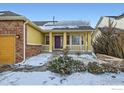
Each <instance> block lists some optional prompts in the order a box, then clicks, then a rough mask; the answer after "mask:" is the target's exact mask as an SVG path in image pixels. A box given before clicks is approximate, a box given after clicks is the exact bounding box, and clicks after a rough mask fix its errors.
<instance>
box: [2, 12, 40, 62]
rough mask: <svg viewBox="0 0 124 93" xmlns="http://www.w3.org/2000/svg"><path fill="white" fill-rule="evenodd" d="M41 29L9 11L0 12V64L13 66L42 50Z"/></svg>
mask: <svg viewBox="0 0 124 93" xmlns="http://www.w3.org/2000/svg"><path fill="white" fill-rule="evenodd" d="M41 31H42V30H41V28H39V27H38V26H37V25H35V24H33V23H32V22H31V21H30V20H28V19H27V18H25V17H24V16H21V15H19V14H16V13H14V12H10V11H1V12H0V64H14V63H18V62H22V61H25V58H26V57H30V56H33V55H37V54H39V53H41V50H42V32H41Z"/></svg>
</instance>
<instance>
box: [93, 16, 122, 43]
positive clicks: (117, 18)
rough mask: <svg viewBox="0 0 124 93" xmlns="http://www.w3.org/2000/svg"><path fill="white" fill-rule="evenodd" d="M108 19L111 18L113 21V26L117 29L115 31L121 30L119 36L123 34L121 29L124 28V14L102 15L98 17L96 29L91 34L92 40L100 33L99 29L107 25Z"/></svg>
mask: <svg viewBox="0 0 124 93" xmlns="http://www.w3.org/2000/svg"><path fill="white" fill-rule="evenodd" d="M109 19H110V20H111V22H114V23H113V26H114V25H116V26H115V28H116V30H117V31H116V33H118V34H119V33H120V32H121V33H120V34H119V35H120V37H121V36H123V33H124V31H123V30H124V14H121V15H119V16H103V17H101V18H100V19H99V21H98V23H97V25H96V30H95V31H94V32H93V34H92V41H93V42H94V40H95V39H96V37H97V36H98V35H100V34H101V31H100V29H101V28H107V27H108V25H109ZM99 28H100V29H99ZM119 30H120V31H119Z"/></svg>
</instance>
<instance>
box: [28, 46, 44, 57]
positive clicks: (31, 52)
mask: <svg viewBox="0 0 124 93" xmlns="http://www.w3.org/2000/svg"><path fill="white" fill-rule="evenodd" d="M41 50H42V45H26V57H31V56H35V55H37V54H40V53H41Z"/></svg>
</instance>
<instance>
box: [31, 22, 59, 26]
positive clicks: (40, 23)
mask: <svg viewBox="0 0 124 93" xmlns="http://www.w3.org/2000/svg"><path fill="white" fill-rule="evenodd" d="M32 22H33V23H35V24H36V25H38V26H43V25H45V24H46V23H49V22H53V21H32ZM55 22H57V21H55Z"/></svg>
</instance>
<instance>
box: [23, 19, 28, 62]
mask: <svg viewBox="0 0 124 93" xmlns="http://www.w3.org/2000/svg"><path fill="white" fill-rule="evenodd" d="M27 23H28V20H27V21H26V22H24V25H23V37H24V41H23V49H24V50H23V61H22V62H23V63H24V62H25V59H26V56H25V48H26V38H25V37H26V34H25V33H26V24H27Z"/></svg>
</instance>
